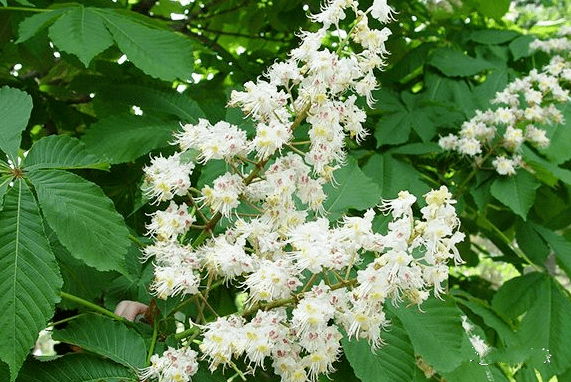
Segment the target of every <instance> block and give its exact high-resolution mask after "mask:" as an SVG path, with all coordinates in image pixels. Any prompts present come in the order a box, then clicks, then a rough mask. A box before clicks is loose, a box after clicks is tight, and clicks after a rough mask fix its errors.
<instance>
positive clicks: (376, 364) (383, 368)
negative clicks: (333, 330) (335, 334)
mask: <svg viewBox="0 0 571 382" xmlns="http://www.w3.org/2000/svg"><path fill="white" fill-rule="evenodd" d="M391 322H392V324H391V327H390V329H388V330H387V331H383V333H382V335H381V337H382V338H383V340H385V341H386V344H385V345H383V347H381V348H380V349H379V350H377V352H376V354H375V353H373V352H372V351H371V345H369V343H368V342H367V341H366V340H357V339H351V340H348V339H347V338H345V337H344V338H343V340H342V344H343V351H344V352H345V356H346V357H347V360H349V363H350V364H351V367H352V368H353V370H354V372H355V375H356V376H357V377H359V379H360V380H361V381H363V382H393V381H411V380H412V379H413V377H414V374H415V372H416V365H415V361H416V359H415V356H414V349H413V347H412V344H411V343H410V339H409V338H408V335H407V333H406V331H405V330H404V328H403V326H402V323H401V322H400V321H399V320H398V318H393V319H392V320H391Z"/></svg>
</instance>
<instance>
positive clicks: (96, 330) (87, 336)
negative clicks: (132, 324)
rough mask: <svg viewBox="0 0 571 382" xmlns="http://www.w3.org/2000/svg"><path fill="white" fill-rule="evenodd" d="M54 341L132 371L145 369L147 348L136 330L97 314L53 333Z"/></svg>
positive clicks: (79, 319)
mask: <svg viewBox="0 0 571 382" xmlns="http://www.w3.org/2000/svg"><path fill="white" fill-rule="evenodd" d="M52 338H53V339H54V340H56V341H62V342H65V343H68V344H73V345H76V346H80V347H81V348H83V349H85V350H87V351H89V352H92V353H96V354H99V355H101V356H103V357H106V358H109V359H111V360H113V361H115V362H117V363H120V364H122V365H125V366H127V367H130V368H132V369H133V370H134V371H136V370H137V369H140V368H143V367H145V361H146V356H147V352H146V346H145V341H144V340H143V338H142V337H141V336H140V335H139V334H138V333H137V332H135V331H134V330H133V329H130V328H128V327H126V326H125V325H123V324H121V323H120V322H118V321H114V320H111V319H109V318H105V317H102V316H98V315H87V316H83V317H80V318H78V319H76V320H73V321H72V322H71V323H70V324H69V325H68V326H67V327H66V328H65V329H63V330H56V331H54V333H53V335H52Z"/></svg>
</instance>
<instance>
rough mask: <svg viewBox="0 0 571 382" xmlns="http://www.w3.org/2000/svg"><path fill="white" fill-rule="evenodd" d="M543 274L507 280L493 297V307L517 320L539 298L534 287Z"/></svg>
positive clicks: (531, 274) (532, 274) (506, 316)
mask: <svg viewBox="0 0 571 382" xmlns="http://www.w3.org/2000/svg"><path fill="white" fill-rule="evenodd" d="M542 278H543V276H542V275H541V274H539V273H537V272H534V273H529V274H527V275H524V276H520V277H515V278H513V279H510V280H508V281H506V282H505V283H504V284H503V285H502V287H501V288H500V289H499V290H498V292H497V293H496V294H495V295H494V298H493V299H492V308H493V309H494V310H495V311H496V312H498V313H499V314H500V315H502V316H504V317H505V318H507V319H508V320H515V319H516V318H517V317H519V316H520V315H522V314H523V313H524V312H525V311H526V310H528V309H529V308H530V307H531V306H532V305H533V304H534V303H535V301H536V300H537V299H538V297H539V295H538V294H537V291H536V290H535V288H534V285H535V284H536V283H539V282H541V280H542Z"/></svg>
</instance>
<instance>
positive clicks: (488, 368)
mask: <svg viewBox="0 0 571 382" xmlns="http://www.w3.org/2000/svg"><path fill="white" fill-rule="evenodd" d="M443 376H444V377H445V380H446V381H447V382H484V381H486V382H487V381H493V382H509V380H508V379H507V378H506V376H505V375H504V373H503V372H502V371H501V370H500V369H499V368H498V367H497V366H494V365H487V364H480V363H478V362H475V361H469V362H464V363H462V364H461V365H460V366H459V367H457V368H456V369H454V370H453V371H451V372H447V373H443Z"/></svg>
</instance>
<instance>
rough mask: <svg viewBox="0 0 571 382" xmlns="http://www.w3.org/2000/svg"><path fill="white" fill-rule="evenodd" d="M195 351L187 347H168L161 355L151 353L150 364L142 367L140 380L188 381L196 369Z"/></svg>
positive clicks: (162, 381)
mask: <svg viewBox="0 0 571 382" xmlns="http://www.w3.org/2000/svg"><path fill="white" fill-rule="evenodd" d="M196 357H197V353H196V352H195V351H194V350H192V349H190V348H188V347H184V348H180V349H174V348H172V347H170V346H169V347H168V349H167V350H165V351H164V352H163V355H162V356H159V355H158V354H153V356H152V357H151V366H149V367H147V368H145V369H143V370H142V371H141V372H140V374H139V376H140V378H141V380H148V379H156V380H158V381H159V382H190V381H191V380H192V378H191V377H192V376H193V375H194V374H196V372H197V370H198V361H197V359H196Z"/></svg>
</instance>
